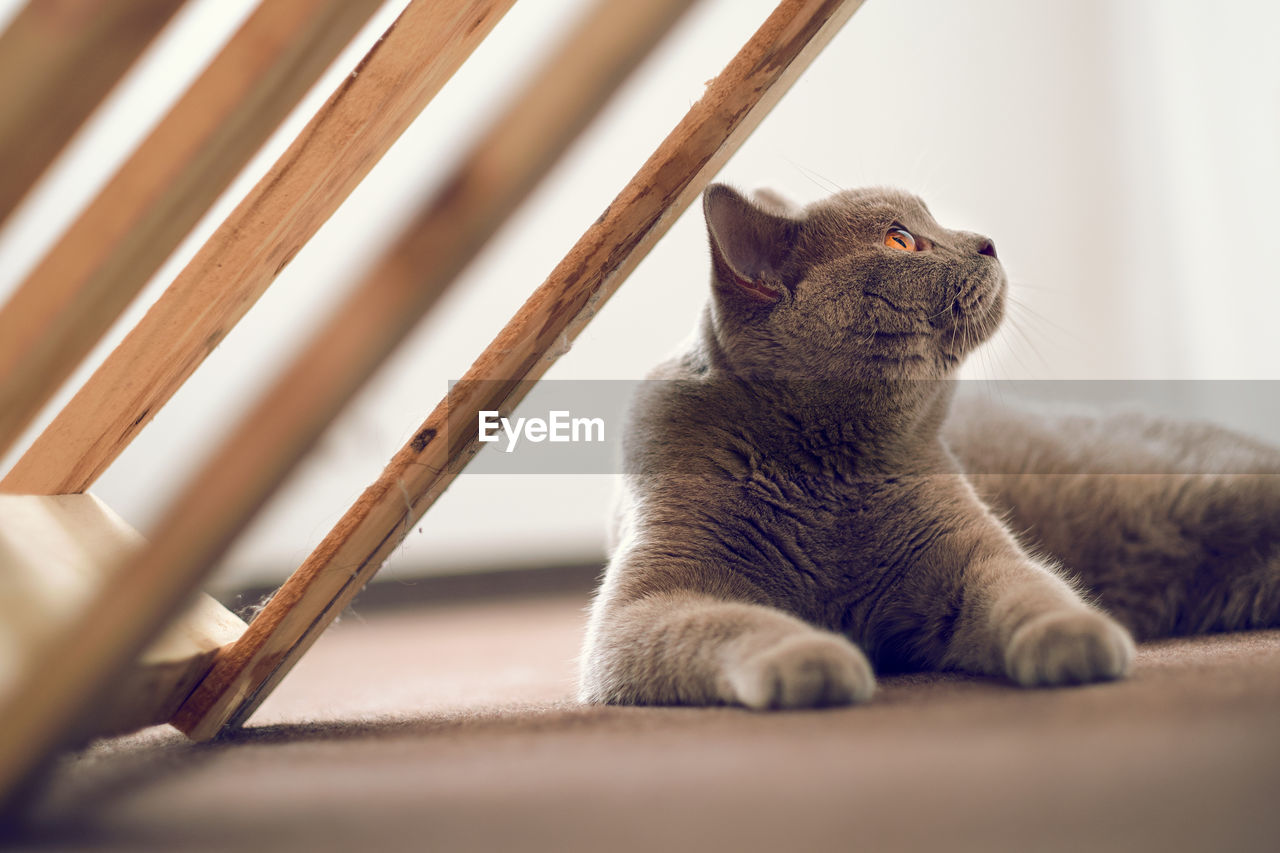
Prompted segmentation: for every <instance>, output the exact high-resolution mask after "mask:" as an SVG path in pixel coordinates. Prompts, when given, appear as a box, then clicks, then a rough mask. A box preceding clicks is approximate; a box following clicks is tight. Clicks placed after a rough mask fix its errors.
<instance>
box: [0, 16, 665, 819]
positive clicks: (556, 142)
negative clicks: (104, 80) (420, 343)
mask: <svg viewBox="0 0 1280 853" xmlns="http://www.w3.org/2000/svg"><path fill="white" fill-rule="evenodd" d="M689 5H690V0H648V2H645V3H635V2H633V0H601V2H598V3H597V4H596V5H595V6H594V7H593V8H592V9H591V11H590V12H589V14H588V15H587V17H586V19H585V20H583V22H582V23H581V24H580V25H579V26H578V27H576V28H575V29H574V31H573V32H572V34H571V36H570V38H569V39H568V40H567V42H566V43H565V44H564V45H563V46H562V47H561V48H560V49H559V50H558V51H557V52H556V53H555V54H554V55H553V56H552V57H551V59H550V60H549V61H548V63H547V64H546V66H545V67H544V68H543V69H542V70H541V71H540V72H539V73H537V74H535V75H533V76H532V77H531V78H530V79H529V81H528V83H527V84H526V85H525V86H524V87H522V90H521V91H519V92H516V93H513V94H514V98H513V100H512V102H511V104H510V105H509V106H508V107H507V108H506V109H505V110H503V111H502V113H501V114H500V116H499V118H498V120H497V121H496V122H495V123H494V124H493V125H491V126H490V127H489V128H488V130H487V131H486V132H485V133H484V134H482V135H481V137H480V138H479V140H478V141H477V143H476V144H475V146H474V147H473V148H472V149H471V151H470V153H469V154H468V156H467V157H466V158H465V159H464V160H463V162H462V163H461V165H460V166H459V167H458V168H457V169H456V170H455V172H454V175H453V179H452V180H451V181H450V182H449V183H448V184H447V185H446V186H445V188H444V189H443V191H441V192H440V193H439V194H437V195H436V196H435V197H434V198H432V199H431V200H430V201H429V202H428V203H427V204H426V206H425V208H424V209H423V210H422V211H421V212H420V213H419V214H418V215H417V216H415V217H413V219H412V220H411V222H410V223H409V226H408V228H407V230H406V231H405V232H404V233H403V234H402V235H401V236H400V237H399V239H397V240H396V241H395V243H394V244H393V245H392V247H391V249H390V250H389V251H388V252H387V254H386V255H385V256H384V257H383V258H382V259H381V260H380V261H379V262H378V263H377V264H376V265H374V266H373V267H372V269H371V270H370V271H369V274H368V275H367V277H365V278H364V279H363V280H362V281H361V282H360V283H359V284H358V286H356V287H355V288H353V290H352V291H351V293H350V294H349V297H348V299H347V300H346V301H345V302H344V303H343V304H342V305H340V306H339V307H338V310H337V311H336V312H334V314H333V315H332V316H331V318H330V319H329V320H328V321H327V322H326V323H325V324H324V325H323V326H322V328H321V329H320V330H319V332H318V333H317V334H316V335H315V336H314V337H313V338H312V340H311V341H310V342H309V343H308V344H307V346H306V347H304V348H303V350H302V352H301V353H300V354H299V356H298V357H297V358H296V359H295V360H294V362H293V363H292V365H291V366H290V367H288V368H287V369H286V370H285V371H284V373H283V375H282V376H281V377H280V378H279V379H278V380H277V381H275V382H274V383H273V384H272V386H271V387H270V388H268V390H267V392H266V393H265V394H264V395H263V396H262V397H261V398H260V399H259V400H258V402H257V403H256V404H255V405H254V406H253V407H252V408H251V410H250V412H249V413H248V415H247V416H246V417H245V418H244V419H243V420H242V421H241V422H240V423H239V425H238V426H237V427H236V428H235V429H233V430H232V431H231V432H230V434H229V435H228V436H227V438H226V440H225V441H224V442H223V443H222V444H221V445H220V446H219V447H217V448H216V449H215V450H214V452H213V453H212V454H211V455H210V457H209V459H208V461H207V462H206V464H205V465H203V466H202V467H201V469H200V470H199V471H198V472H197V473H196V475H195V476H194V477H193V478H192V479H191V481H190V482H189V483H188V484H187V485H186V487H185V488H183V489H182V490H181V491H180V493H179V494H178V496H177V498H176V499H175V500H174V502H173V503H172V505H171V506H170V507H169V508H168V510H167V511H166V512H165V513H164V515H163V517H162V518H161V520H160V522H159V523H158V525H157V528H156V530H155V532H154V534H153V535H152V539H151V543H150V545H149V546H148V547H147V548H146V549H145V550H144V551H143V552H142V553H141V554H140V555H139V556H138V557H137V558H136V559H134V560H131V561H129V562H128V563H127V564H126V565H124V566H123V567H122V568H121V570H120V573H119V575H118V576H117V577H118V580H117V582H116V583H114V584H112V585H111V586H109V587H108V588H107V589H106V590H104V591H103V594H102V595H100V596H98V598H97V599H96V601H95V603H94V605H93V607H92V608H91V618H87V619H85V620H84V621H82V622H81V623H80V625H78V626H77V629H76V630H75V631H73V632H68V633H66V634H65V635H63V636H60V637H59V638H58V641H57V642H55V643H53V644H52V645H51V647H50V649H49V651H48V653H47V654H45V655H43V656H42V665H40V666H37V667H36V668H35V670H33V672H38V673H39V676H38V677H36V676H35V675H33V676H32V677H30V678H28V679H26V680H25V681H24V682H23V684H22V686H21V688H20V689H19V690H18V692H17V694H16V695H17V698H16V699H15V700H13V701H10V702H9V703H7V704H6V705H5V706H4V707H2V708H0V733H3V736H0V801H5V800H8V799H9V798H10V797H11V796H13V795H14V794H15V792H17V791H18V790H19V788H20V786H21V783H22V782H23V780H26V779H28V778H30V775H31V774H32V773H33V772H34V771H35V770H36V769H37V768H38V767H39V765H40V764H41V762H42V761H43V760H46V759H47V758H48V757H49V756H50V754H51V752H52V751H53V750H55V749H56V748H58V747H59V746H61V745H62V744H64V743H65V738H66V737H67V736H68V734H69V733H70V732H73V731H74V730H75V728H76V723H77V720H78V719H79V718H80V716H81V714H82V713H83V712H82V709H85V708H92V707H94V706H95V705H96V704H97V703H98V702H99V701H101V700H102V699H103V697H106V696H108V695H109V694H110V687H111V684H112V682H113V680H114V679H116V678H117V677H118V676H119V673H121V672H122V671H124V668H125V667H126V666H127V664H128V662H129V661H130V660H132V659H133V658H134V657H135V656H136V655H137V654H138V653H139V651H141V649H142V648H143V647H144V646H145V645H146V644H147V642H148V641H149V640H150V639H151V638H152V637H154V636H155V635H156V634H157V633H158V632H159V631H160V630H161V629H162V628H163V627H164V625H165V623H166V621H167V620H168V619H169V618H170V617H171V616H172V615H173V614H174V613H175V611H176V610H177V608H178V607H179V606H180V605H181V603H182V602H183V601H184V600H185V599H186V598H187V597H188V596H190V595H191V594H193V593H194V591H195V589H196V587H197V586H198V585H199V583H200V581H201V580H202V579H203V578H204V577H205V576H206V575H207V574H208V573H209V571H210V570H211V569H212V567H213V566H214V564H215V563H216V561H217V559H218V557H220V556H221V555H222V554H223V553H224V552H225V550H226V549H227V548H228V547H229V546H230V544H231V542H232V540H233V539H234V538H235V536H236V534H237V533H239V532H240V531H241V530H242V529H243V528H244V527H245V525H246V524H248V522H249V521H250V520H251V519H252V517H253V515H254V514H255V512H256V511H257V510H258V509H259V508H260V507H261V506H262V504H263V503H265V501H266V500H267V498H268V497H269V496H270V495H271V494H272V492H273V491H274V490H275V489H276V488H277V487H278V486H279V484H280V482H281V481H282V480H283V479H284V477H285V475H286V474H287V473H288V472H289V471H290V470H292V469H293V468H294V467H295V466H296V465H297V463H298V461H299V460H300V459H301V458H302V456H303V455H304V454H305V453H306V451H307V449H308V448H310V447H311V446H312V445H313V444H314V443H315V441H316V440H317V439H318V437H319V436H320V434H321V432H322V431H323V430H324V428H325V426H326V425H327V424H328V423H329V422H330V421H331V420H332V419H333V417H334V416H335V415H336V414H337V412H338V411H339V409H340V408H341V407H342V406H343V405H344V404H345V403H346V402H347V401H348V400H349V399H350V398H351V397H352V396H354V394H355V393H356V392H357V391H358V390H359V388H360V386H361V384H362V383H363V382H364V381H365V380H366V379H368V377H369V376H370V375H371V374H372V373H373V371H374V370H375V369H376V368H377V367H378V365H379V364H380V363H381V362H382V361H383V360H384V359H385V358H386V356H387V355H388V354H389V353H390V352H391V351H392V349H394V347H395V346H396V344H397V343H399V341H400V340H402V339H403V337H404V336H405V335H407V334H408V332H409V331H410V330H411V328H412V327H413V326H414V325H415V324H416V321H417V320H418V319H420V318H421V317H422V315H424V314H425V313H426V312H427V311H428V310H429V308H430V307H431V305H433V304H434V303H435V301H436V299H437V298H438V297H439V296H440V294H441V293H442V292H443V291H444V289H445V288H446V286H447V285H448V284H449V283H450V282H451V281H452V280H453V279H454V278H455V277H456V275H457V273H458V271H459V270H460V269H461V268H462V267H463V266H464V265H465V264H466V263H467V262H468V261H469V260H470V259H471V258H473V257H474V256H475V254H476V253H477V252H478V251H479V249H480V247H481V246H482V245H483V244H484V243H485V242H486V240H487V239H488V238H489V237H490V236H492V234H493V233H494V232H495V231H496V230H497V229H498V228H499V226H500V225H501V224H502V223H503V221H504V220H505V219H506V218H507V217H508V216H509V215H510V213H511V212H512V211H513V210H514V209H515V207H516V206H517V205H518V204H519V202H520V201H522V200H523V199H524V198H525V197H526V196H527V195H528V193H529V192H530V191H531V190H532V188H533V186H534V185H535V184H536V183H537V181H538V179H539V178H540V177H541V176H542V175H544V174H545V173H546V172H547V171H548V170H549V169H550V168H551V166H552V165H554V163H555V162H556V160H558V159H559V157H560V155H561V154H562V153H563V152H564V150H565V149H566V148H567V147H568V146H569V144H570V143H571V142H572V141H573V139H574V138H575V137H576V136H577V135H578V133H579V132H581V130H582V129H583V128H584V127H585V126H586V124H587V122H588V121H589V120H590V119H591V118H592V117H593V116H594V115H595V114H596V113H597V112H598V111H599V110H600V108H601V107H602V106H603V105H604V103H605V102H606V101H607V100H608V98H609V97H610V96H611V95H612V93H613V92H614V91H615V90H616V88H617V87H618V86H619V85H620V84H621V82H622V80H623V79H624V78H625V77H626V75H627V74H628V73H629V72H630V71H631V70H632V69H633V68H634V67H635V66H636V65H637V64H638V63H639V62H640V60H641V59H642V58H643V57H644V56H645V55H646V54H647V53H648V52H649V50H650V49H651V48H652V46H653V45H654V44H655V43H656V42H657V41H658V40H659V39H660V38H661V36H662V35H663V34H664V33H665V32H666V31H667V30H668V29H669V28H670V27H671V25H672V24H673V23H674V22H675V20H676V19H677V18H678V17H679V15H680V14H681V13H683V12H684V11H685V10H686V9H687V8H688V6H689Z"/></svg>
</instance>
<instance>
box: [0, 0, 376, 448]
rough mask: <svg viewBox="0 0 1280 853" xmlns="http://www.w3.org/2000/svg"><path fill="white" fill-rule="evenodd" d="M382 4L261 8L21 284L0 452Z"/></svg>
mask: <svg viewBox="0 0 1280 853" xmlns="http://www.w3.org/2000/svg"><path fill="white" fill-rule="evenodd" d="M381 3H382V0H266V2H262V3H261V4H260V5H259V6H258V8H257V10H256V11H255V12H254V13H253V14H252V15H250V16H249V19H248V20H246V21H245V22H244V24H243V25H242V26H241V27H240V29H239V30H238V31H237V32H236V33H235V34H234V35H233V36H232V37H231V40H230V41H228V42H227V44H226V46H225V47H223V49H222V50H221V51H220V52H219V53H218V55H217V56H216V57H215V58H214V59H213V61H212V62H211V63H210V64H209V67H208V68H206V69H205V71H204V72H203V73H202V74H201V75H200V77H199V78H198V79H197V80H196V81H195V83H193V84H192V85H191V88H190V89H188V90H187V92H186V94H185V95H183V96H182V98H181V99H180V100H179V101H178V102H177V103H176V104H175V105H174V106H173V108H172V109H171V110H169V112H168V114H167V115H166V116H165V117H164V118H163V119H162V120H161V121H160V123H159V124H158V125H157V126H156V127H155V129H154V130H153V131H152V132H151V133H150V135H148V136H147V138H146V139H145V140H143V142H142V143H141V144H140V145H139V146H138V148H137V149H136V150H135V151H134V152H133V154H132V155H131V156H130V157H129V159H128V161H127V162H126V163H125V164H124V165H123V166H121V167H120V169H119V171H117V172H116V174H115V176H114V177H112V179H111V180H110V181H109V182H108V184H107V185H106V187H105V188H103V190H102V192H100V193H99V194H98V196H97V198H96V199H94V201H93V202H92V203H91V204H90V205H89V206H88V207H87V208H86V209H85V210H84V211H83V212H82V213H81V215H80V217H79V218H78V219H77V220H76V221H75V223H73V224H72V225H71V227H70V228H69V229H68V230H67V232H66V233H65V234H64V235H63V236H62V238H61V239H60V240H59V241H58V243H57V245H55V246H54V247H53V248H52V249H50V250H49V253H48V254H46V255H45V257H44V259H43V260H41V261H40V263H39V264H38V265H37V266H36V268H35V270H33V271H32V272H31V274H30V275H29V276H27V278H26V280H25V281H23V283H22V284H21V285H20V286H19V288H18V290H17V292H16V293H14V294H13V296H12V298H10V300H9V302H8V303H7V304H6V305H5V306H4V307H3V308H2V309H0V454H3V453H4V452H5V451H7V450H8V449H9V447H10V446H11V445H12V444H13V442H14V441H15V440H16V439H17V437H18V435H19V434H20V433H21V432H22V430H23V429H24V428H26V426H27V425H28V424H30V422H31V420H32V419H33V418H34V417H35V416H36V414H37V413H38V412H39V410H40V407H41V406H43V405H44V404H45V403H46V402H48V400H49V398H50V397H51V396H52V395H53V394H54V392H56V391H57V389H58V387H59V386H60V385H61V384H62V382H63V381H65V380H66V378H67V377H68V376H69V375H70V374H71V371H72V370H74V369H75V367H76V365H78V364H79V363H80V362H81V361H82V360H83V359H84V357H85V356H86V355H88V353H89V351H90V350H91V349H92V348H93V346H94V344H96V343H97V342H98V340H99V339H100V338H101V337H102V335H103V334H104V333H105V332H106V330H107V329H108V328H109V327H110V325H111V323H113V322H114V321H115V320H116V318H117V317H119V316H120V312H121V311H123V310H124V309H125V307H126V306H127V305H128V304H129V302H130V301H132V299H133V297H135V296H137V294H138V291H139V290H141V289H142V286H143V285H144V284H146V282H147V280H148V279H149V278H151V276H152V274H154V273H155V271H156V270H157V269H159V267H160V265H161V264H162V263H164V260H165V258H167V257H168V256H169V254H170V253H171V252H172V251H173V250H174V248H175V247H176V246H177V245H178V243H179V242H181V240H182V238H183V237H185V236H186V235H187V233H188V232H189V231H190V230H191V228H192V227H193V226H194V225H195V224H196V222H197V221H198V220H199V219H200V217H201V216H202V215H204V213H205V211H207V210H208V209H209V206H210V205H211V204H213V202H214V200H215V199H217V197H218V195H219V194H220V193H221V192H222V191H223V190H224V189H226V187H227V185H228V184H229V183H230V182H231V179H232V178H234V177H235V175H236V173H237V172H239V171H240V169H241V168H243V167H244V165H245V163H247V162H248V161H249V158H250V157H252V156H253V154H254V152H256V151H257V150H258V148H259V147H261V145H262V143H263V142H265V141H266V140H267V137H268V136H269V135H270V134H271V132H272V131H273V130H275V128H276V127H277V126H278V125H279V123H280V122H281V121H282V120H283V119H284V117H285V116H286V115H288V113H289V111H290V110H291V109H293V107H294V106H295V105H296V104H297V102H298V100H299V99H300V98H301V97H302V96H303V94H305V93H306V91H307V89H309V88H310V87H311V85H312V84H313V83H315V81H316V79H317V78H319V76H320V73H321V72H322V71H324V69H325V68H326V67H328V65H329V64H330V63H331V62H333V60H334V58H335V57H336V56H337V55H338V52H339V51H340V50H342V48H343V47H345V46H346V44H347V43H348V42H349V41H350V40H351V37H352V36H354V35H355V33H356V31H357V30H358V29H359V28H360V27H361V25H363V24H364V23H365V21H367V20H368V18H369V16H370V15H371V14H373V12H374V10H376V9H377V8H378V6H379V5H381ZM67 82H68V83H70V84H75V83H77V82H78V81H76V80H69V81H67Z"/></svg>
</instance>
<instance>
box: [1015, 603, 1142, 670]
mask: <svg viewBox="0 0 1280 853" xmlns="http://www.w3.org/2000/svg"><path fill="white" fill-rule="evenodd" d="M1133 655H1134V647H1133V640H1132V638H1130V636H1129V632H1128V631H1126V630H1125V629H1124V628H1122V627H1120V625H1119V624H1118V623H1117V622H1116V621H1115V620H1113V619H1111V618H1110V617H1109V616H1106V615H1104V614H1102V613H1098V612H1096V611H1093V610H1060V611H1054V612H1051V613H1046V614H1044V615H1042V616H1038V617H1036V618H1035V619H1032V620H1031V621H1030V622H1028V623H1027V624H1025V625H1023V626H1022V627H1021V628H1019V629H1018V630H1017V631H1015V632H1014V634H1013V637H1012V639H1010V641H1009V646H1008V648H1007V649H1005V657H1004V660H1005V672H1007V673H1008V675H1009V677H1010V678H1012V679H1013V680H1014V681H1016V682H1018V683H1019V684H1021V685H1023V686H1024V687H1036V686H1051V685H1056V684H1083V683H1085V682H1089V681H1107V680H1110V679H1114V678H1123V677H1124V676H1126V675H1128V674H1129V668H1130V666H1131V665H1132V664H1133Z"/></svg>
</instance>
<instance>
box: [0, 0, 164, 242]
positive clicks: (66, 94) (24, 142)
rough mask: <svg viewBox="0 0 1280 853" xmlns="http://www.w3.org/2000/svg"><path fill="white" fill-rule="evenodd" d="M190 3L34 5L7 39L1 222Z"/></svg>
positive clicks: (102, 0) (108, 0)
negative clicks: (158, 35)
mask: <svg viewBox="0 0 1280 853" xmlns="http://www.w3.org/2000/svg"><path fill="white" fill-rule="evenodd" d="M184 2H185V0H134V2H131V3H121V2H119V0H79V2H76V3H59V2H52V0H30V2H28V3H27V5H26V6H24V7H23V8H22V11H20V12H18V14H17V15H16V16H15V17H14V18H13V20H12V21H10V23H9V26H8V28H6V29H5V31H4V34H3V35H0V80H3V81H4V86H5V92H4V97H3V98H2V99H0V163H3V164H4V166H3V168H0V223H3V222H4V221H5V220H6V219H7V218H8V217H9V214H10V213H12V212H13V210H14V208H16V207H17V206H18V202H20V201H21V200H22V199H23V197H24V196H25V195H26V194H27V191H28V190H30V189H31V187H32V186H33V185H34V184H35V182H36V181H37V180H38V179H39V178H40V176H41V175H42V174H44V171H45V169H47V168H48V167H49V164H50V163H52V162H53V160H54V158H55V157H56V156H57V155H58V153H59V152H61V151H62V149H63V147H64V146H66V144H67V142H68V141H69V140H70V139H71V137H72V136H73V135H74V134H75V132H76V130H78V129H79V127H80V125H81V124H83V123H84V120H85V119H86V118H88V117H89V114H90V113H91V112H93V110H94V108H95V107H97V106H98V104H99V103H101V101H102V99H103V98H105V97H106V96H107V93H108V92H110V91H111V89H112V87H113V86H115V84H116V82H117V81H119V79H120V78H121V77H122V76H124V73H125V71H127V70H128V69H129V67H130V66H131V65H133V63H134V60H136V59H137V58H138V56H139V55H140V54H141V53H142V51H143V50H145V49H146V47H147V45H149V44H150V43H151V41H152V39H153V38H155V36H156V34H157V33H158V32H160V30H161V29H163V28H164V25H165V24H166V23H167V22H168V20H169V19H170V18H171V17H173V13H174V12H176V11H177V10H178V9H179V7H181V6H182V4H183V3H184Z"/></svg>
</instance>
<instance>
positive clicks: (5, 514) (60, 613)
mask: <svg viewBox="0 0 1280 853" xmlns="http://www.w3.org/2000/svg"><path fill="white" fill-rule="evenodd" d="M144 547H146V540H144V539H143V538H142V536H141V534H139V533H138V532H137V531H136V530H134V529H133V528H132V527H130V526H129V525H128V524H127V523H125V521H124V519H122V518H120V516H118V515H116V514H115V513H114V512H112V511H111V508H110V507H108V506H107V505H106V504H104V503H102V501H100V500H98V499H97V498H96V497H94V496H93V495H88V494H82V495H0V590H2V591H3V595H0V701H2V700H3V698H6V697H8V696H9V692H10V691H11V690H13V689H14V687H15V685H17V684H19V683H21V677H22V674H23V668H24V667H26V666H28V665H29V664H31V663H33V662H37V661H39V659H40V655H41V652H42V650H43V649H44V648H45V647H46V646H47V645H48V643H50V642H52V641H53V640H54V639H55V638H56V637H57V636H58V633H59V632H60V631H66V630H69V629H70V628H72V627H73V626H74V625H75V623H76V622H77V621H78V620H79V619H82V618H84V616H85V615H86V614H87V613H88V612H89V611H88V608H89V605H90V604H91V602H92V601H93V598H94V596H95V595H97V594H98V593H99V592H100V591H101V590H102V588H103V587H104V586H106V585H107V584H110V583H113V582H114V580H113V577H112V574H113V572H115V571H117V570H118V569H119V567H120V566H121V565H123V564H124V563H125V561H126V560H128V559H130V558H131V557H132V556H133V555H135V554H137V553H138V552H139V551H141V549H143V548H144ZM244 628H245V625H244V622H242V621H241V620H240V619H238V618H237V617H236V616H235V614H233V613H232V612H231V611H229V610H227V609H226V608H225V607H223V606H222V605H220V604H219V603H218V602H217V601H214V600H213V599H212V598H210V597H209V596H207V595H204V594H201V595H200V596H199V598H198V599H197V601H196V603H195V605H194V606H192V607H191V608H189V609H188V610H187V611H186V612H185V613H184V614H183V615H182V617H181V618H179V619H178V620H177V621H176V622H174V624H172V625H170V626H169V629H168V630H167V631H165V633H164V635H163V636H161V637H160V639H159V640H157V641H156V642H155V643H152V644H151V645H150V646H148V647H147V650H146V651H145V652H143V654H142V656H141V657H140V658H138V659H137V660H136V661H134V662H133V663H132V665H131V666H130V667H129V668H128V670H127V671H126V672H125V673H123V674H122V675H121V677H120V680H119V682H117V689H115V690H114V691H113V694H112V696H111V697H110V699H109V701H108V702H107V703H105V704H103V705H100V706H97V707H95V709H94V711H93V716H92V718H91V719H88V720H86V724H87V726H86V728H85V729H82V730H81V731H80V732H79V733H78V734H80V735H83V736H86V737H87V736H89V735H92V734H98V735H101V734H117V733H123V732H128V731H134V730H136V729H140V728H143V727H145V726H150V725H155V724H157V723H163V722H165V721H166V720H168V719H169V718H170V717H171V716H173V713H174V712H175V711H177V710H178V706H179V705H181V704H182V701H183V700H184V699H186V698H187V694H189V693H190V692H191V690H192V688H194V687H195V686H196V684H197V683H199V681H200V679H201V678H202V677H204V674H205V673H206V672H208V670H209V667H210V666H211V665H212V664H213V656H214V652H215V651H217V649H218V648H219V647H221V646H224V645H226V644H227V643H231V642H234V641H235V640H236V639H237V638H238V637H239V636H240V635H241V634H242V633H243V632H244Z"/></svg>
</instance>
